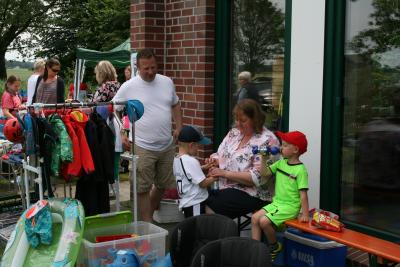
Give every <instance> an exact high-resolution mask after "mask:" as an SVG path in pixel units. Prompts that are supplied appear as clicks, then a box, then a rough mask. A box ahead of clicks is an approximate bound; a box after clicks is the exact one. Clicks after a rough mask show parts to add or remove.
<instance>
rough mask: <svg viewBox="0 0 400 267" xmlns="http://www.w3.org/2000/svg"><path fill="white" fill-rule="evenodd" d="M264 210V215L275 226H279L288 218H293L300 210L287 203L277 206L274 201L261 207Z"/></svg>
mask: <svg viewBox="0 0 400 267" xmlns="http://www.w3.org/2000/svg"><path fill="white" fill-rule="evenodd" d="M263 209H264V210H265V213H266V214H265V216H267V218H268V219H269V220H270V221H271V222H272V223H273V224H275V226H276V227H280V226H281V225H282V224H283V223H284V222H286V221H287V220H290V219H294V218H296V217H297V215H298V214H299V212H300V209H296V208H293V207H290V206H288V205H282V206H279V207H278V206H277V205H276V204H274V203H271V204H268V205H267V206H265V207H263Z"/></svg>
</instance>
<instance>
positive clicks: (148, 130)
mask: <svg viewBox="0 0 400 267" xmlns="http://www.w3.org/2000/svg"><path fill="white" fill-rule="evenodd" d="M137 67H138V71H139V75H137V76H135V77H133V78H131V79H130V80H128V81H126V82H125V83H124V84H122V86H121V87H120V88H119V90H118V92H117V94H116V95H115V96H114V98H113V100H112V101H113V102H121V101H127V100H132V99H137V100H139V101H141V102H142V103H143V106H144V113H143V116H142V117H141V118H140V119H139V120H138V121H136V122H135V144H134V145H135V149H134V151H135V154H136V155H138V156H139V159H138V163H137V185H138V186H137V192H138V206H139V213H140V216H141V220H143V221H148V222H151V221H152V219H153V212H154V210H155V209H156V208H157V207H158V206H159V204H160V201H161V198H162V196H163V194H164V190H165V189H166V188H168V187H171V186H173V184H174V176H173V173H172V164H173V159H174V155H175V139H176V137H177V136H178V134H179V132H180V130H181V128H182V114H181V106H180V104H179V98H178V96H177V95H176V92H175V85H174V83H173V82H172V80H171V79H170V78H168V77H167V76H164V75H161V74H157V61H156V57H155V55H154V53H153V51H152V50H151V49H143V50H141V51H139V53H138V54H137ZM116 109H117V110H118V109H122V107H121V106H119V107H118V106H117V107H116ZM172 119H173V120H174V121H175V126H176V127H175V130H174V132H173V135H172ZM131 140H132V133H130V136H129V140H128V138H127V137H123V144H124V147H125V149H129V150H130V141H131ZM153 184H154V187H153Z"/></svg>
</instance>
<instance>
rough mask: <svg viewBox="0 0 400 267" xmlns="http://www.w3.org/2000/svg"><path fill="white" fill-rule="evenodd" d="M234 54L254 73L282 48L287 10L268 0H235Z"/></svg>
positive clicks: (280, 51)
mask: <svg viewBox="0 0 400 267" xmlns="http://www.w3.org/2000/svg"><path fill="white" fill-rule="evenodd" d="M234 9H235V14H234V16H233V24H234V25H233V29H234V31H233V41H234V42H233V43H234V54H235V55H237V56H238V59H239V60H240V61H242V62H244V68H245V69H246V70H249V71H250V72H252V73H254V72H256V71H257V70H259V69H260V68H261V67H262V66H263V65H264V64H263V62H265V61H266V60H268V59H271V56H272V55H273V54H277V53H282V52H283V42H284V31H285V26H284V19H285V17H284V14H283V13H282V12H281V11H280V10H279V9H278V8H277V7H276V6H274V5H273V4H272V3H271V2H270V1H268V0H242V1H237V0H236V1H234Z"/></svg>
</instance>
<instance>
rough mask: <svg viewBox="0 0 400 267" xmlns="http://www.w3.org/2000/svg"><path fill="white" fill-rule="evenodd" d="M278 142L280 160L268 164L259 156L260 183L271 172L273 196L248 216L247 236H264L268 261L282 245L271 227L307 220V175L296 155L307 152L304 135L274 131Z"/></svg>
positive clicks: (264, 181) (256, 237) (277, 252)
mask: <svg viewBox="0 0 400 267" xmlns="http://www.w3.org/2000/svg"><path fill="white" fill-rule="evenodd" d="M275 134H276V136H277V137H278V138H280V139H281V141H282V146H281V155H282V157H283V158H282V159H281V160H278V161H276V162H275V163H274V164H272V165H271V166H268V165H267V163H266V159H265V158H264V157H263V158H262V167H261V168H262V169H261V175H262V179H263V181H262V183H263V184H265V183H267V181H268V180H269V179H270V178H271V177H272V176H273V175H275V177H276V180H275V196H274V197H273V199H272V203H271V204H268V205H267V206H265V207H264V208H262V209H261V210H259V211H257V212H256V213H254V214H253V216H252V218H251V224H252V226H251V235H252V238H253V239H256V240H261V235H262V232H264V234H265V235H266V236H267V238H268V243H269V248H270V254H271V259H272V261H274V260H275V257H276V256H277V255H278V254H279V252H280V251H282V244H281V243H279V242H278V241H277V239H276V236H275V229H277V228H279V227H280V226H281V225H282V224H283V223H284V222H285V221H287V220H290V219H293V218H296V217H297V216H298V214H299V212H300V208H302V210H303V213H302V214H301V215H300V216H299V220H300V221H302V222H308V196H307V190H308V174H307V169H306V167H305V166H304V164H303V163H302V162H301V161H300V159H299V157H300V155H302V154H303V153H304V152H306V151H307V138H306V136H305V135H304V134H303V133H301V132H299V131H294V132H287V133H282V132H276V133H275Z"/></svg>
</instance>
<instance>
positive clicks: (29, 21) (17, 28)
mask: <svg viewBox="0 0 400 267" xmlns="http://www.w3.org/2000/svg"><path fill="white" fill-rule="evenodd" d="M60 2H62V0H1V1H0V79H5V78H7V71H6V67H5V54H6V52H7V50H8V49H9V47H10V45H11V43H13V45H14V48H17V49H18V50H22V49H23V48H26V47H28V46H29V42H30V40H24V39H23V38H21V34H22V33H24V32H25V31H27V29H29V28H32V27H44V26H45V24H44V20H43V17H45V16H46V14H47V13H48V12H49V11H50V9H51V8H53V7H54V6H55V5H57V4H58V3H60Z"/></svg>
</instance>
